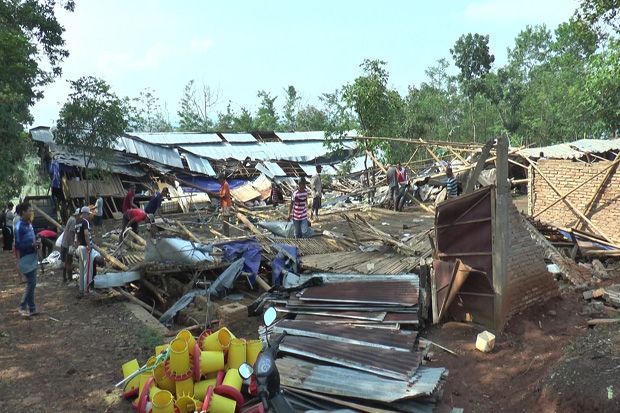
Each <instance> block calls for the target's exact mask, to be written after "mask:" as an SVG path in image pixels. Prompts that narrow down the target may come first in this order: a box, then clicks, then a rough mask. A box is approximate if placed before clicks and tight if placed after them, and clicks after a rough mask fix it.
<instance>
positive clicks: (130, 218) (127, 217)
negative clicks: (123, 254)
mask: <svg viewBox="0 0 620 413" xmlns="http://www.w3.org/2000/svg"><path fill="white" fill-rule="evenodd" d="M146 220H148V221H149V222H153V221H154V217H153V215H152V214H147V213H146V212H145V211H143V210H142V209H140V208H131V209H129V210H127V212H125V213H124V214H123V227H122V229H121V235H120V237H119V241H122V240H123V235H124V234H125V229H126V228H127V227H131V229H132V231H133V232H135V233H136V234H137V233H138V224H139V223H140V222H144V221H146Z"/></svg>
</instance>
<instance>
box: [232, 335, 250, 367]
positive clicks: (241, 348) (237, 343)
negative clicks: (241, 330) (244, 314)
mask: <svg viewBox="0 0 620 413" xmlns="http://www.w3.org/2000/svg"><path fill="white" fill-rule="evenodd" d="M245 357H246V345H245V340H244V339H242V338H234V339H232V340H231V342H230V347H228V368H230V369H235V370H236V369H238V368H239V366H240V365H242V364H243V363H245Z"/></svg>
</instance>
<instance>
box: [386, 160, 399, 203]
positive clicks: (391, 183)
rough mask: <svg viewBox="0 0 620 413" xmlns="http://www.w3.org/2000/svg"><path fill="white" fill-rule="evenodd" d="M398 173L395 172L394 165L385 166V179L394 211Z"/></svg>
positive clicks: (396, 201)
mask: <svg viewBox="0 0 620 413" xmlns="http://www.w3.org/2000/svg"><path fill="white" fill-rule="evenodd" d="M397 174H398V171H397V170H396V167H395V166H394V165H389V164H388V165H387V171H386V172H385V175H386V177H387V184H388V188H389V190H390V192H389V193H390V198H389V199H390V201H391V202H392V204H393V205H394V207H393V208H394V211H396V210H397V208H398V199H397V198H398V177H397Z"/></svg>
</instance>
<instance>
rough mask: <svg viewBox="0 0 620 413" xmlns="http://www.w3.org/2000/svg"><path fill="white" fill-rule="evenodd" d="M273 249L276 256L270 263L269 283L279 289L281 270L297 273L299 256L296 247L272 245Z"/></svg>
mask: <svg viewBox="0 0 620 413" xmlns="http://www.w3.org/2000/svg"><path fill="white" fill-rule="evenodd" d="M273 247H274V248H275V249H276V250H277V251H278V254H276V257H275V258H274V259H273V261H272V263H271V283H272V285H275V286H278V287H279V286H280V285H281V284H282V270H287V271H292V272H295V273H296V272H297V266H298V264H299V256H298V251H297V247H296V246H294V245H288V244H273ZM282 250H283V251H284V252H283V251H282ZM291 258H293V259H294V260H292V259H291Z"/></svg>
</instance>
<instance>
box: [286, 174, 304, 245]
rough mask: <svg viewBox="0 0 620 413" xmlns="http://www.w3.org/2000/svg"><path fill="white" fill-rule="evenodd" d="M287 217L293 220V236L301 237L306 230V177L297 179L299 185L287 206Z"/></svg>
mask: <svg viewBox="0 0 620 413" xmlns="http://www.w3.org/2000/svg"><path fill="white" fill-rule="evenodd" d="M288 219H289V220H291V219H292V220H293V225H294V226H295V238H302V237H303V236H304V234H305V233H306V232H308V191H307V190H306V178H304V177H303V176H302V177H301V179H300V180H299V186H298V188H297V190H296V191H295V192H293V195H292V196H291V205H290V206H289V208H288Z"/></svg>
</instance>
